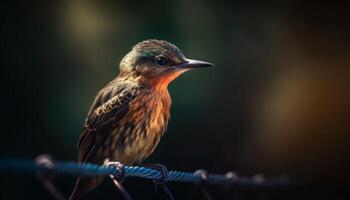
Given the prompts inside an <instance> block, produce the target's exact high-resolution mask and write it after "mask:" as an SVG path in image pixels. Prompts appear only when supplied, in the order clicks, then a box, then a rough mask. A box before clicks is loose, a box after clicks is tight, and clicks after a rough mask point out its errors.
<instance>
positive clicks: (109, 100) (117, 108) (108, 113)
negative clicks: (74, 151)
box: [78, 85, 138, 162]
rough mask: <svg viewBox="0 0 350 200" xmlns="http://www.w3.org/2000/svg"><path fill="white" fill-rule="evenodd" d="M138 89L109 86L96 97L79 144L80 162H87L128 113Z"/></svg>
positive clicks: (124, 86)
mask: <svg viewBox="0 0 350 200" xmlns="http://www.w3.org/2000/svg"><path fill="white" fill-rule="evenodd" d="M137 90H138V88H137V87H135V86H133V87H131V86H126V85H116V86H114V87H113V86H107V87H106V88H104V89H103V90H102V91H101V92H99V94H98V95H97V96H96V98H95V101H94V103H93V104H92V106H91V109H90V112H89V114H88V116H87V118H86V121H85V125H84V128H83V130H82V132H81V134H80V138H79V142H78V161H79V162H86V161H87V160H88V158H89V155H90V154H91V153H92V152H94V149H95V147H96V146H99V145H101V143H102V142H103V141H104V139H105V138H106V137H107V136H108V134H109V133H110V132H111V130H112V129H113V128H114V127H115V125H116V123H117V122H118V121H119V120H120V119H122V118H123V116H124V115H125V114H126V113H127V112H128V107H129V106H128V105H129V103H130V101H132V100H133V99H134V98H135V97H136V93H137Z"/></svg>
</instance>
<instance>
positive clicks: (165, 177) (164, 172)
mask: <svg viewBox="0 0 350 200" xmlns="http://www.w3.org/2000/svg"><path fill="white" fill-rule="evenodd" d="M143 166H144V167H148V168H151V169H154V170H157V171H159V172H160V175H161V177H160V179H158V180H153V182H154V183H155V184H156V190H157V186H158V185H160V186H161V187H162V189H163V191H164V192H165V193H166V194H167V195H168V196H169V198H170V199H171V200H175V198H174V196H173V195H172V194H171V192H170V190H169V188H168V186H167V185H166V184H165V183H166V182H167V181H168V175H169V173H168V170H167V168H166V166H165V165H162V164H159V163H151V164H144V165H143Z"/></svg>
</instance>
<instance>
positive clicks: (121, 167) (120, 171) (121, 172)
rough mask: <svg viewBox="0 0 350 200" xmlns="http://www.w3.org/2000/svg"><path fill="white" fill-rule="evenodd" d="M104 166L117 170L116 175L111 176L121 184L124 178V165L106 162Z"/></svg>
mask: <svg viewBox="0 0 350 200" xmlns="http://www.w3.org/2000/svg"><path fill="white" fill-rule="evenodd" d="M105 165H106V166H113V167H115V169H116V170H117V173H116V174H113V175H112V176H114V178H115V179H117V180H118V182H123V181H124V177H125V172H124V165H123V164H122V163H121V162H109V161H106V162H105Z"/></svg>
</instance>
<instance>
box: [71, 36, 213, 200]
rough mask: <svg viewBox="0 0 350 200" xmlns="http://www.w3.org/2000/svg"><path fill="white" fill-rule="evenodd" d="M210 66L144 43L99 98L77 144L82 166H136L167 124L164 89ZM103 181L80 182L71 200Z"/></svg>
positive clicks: (166, 46) (163, 45)
mask: <svg viewBox="0 0 350 200" xmlns="http://www.w3.org/2000/svg"><path fill="white" fill-rule="evenodd" d="M210 66H213V64H211V63H208V62H204V61H199V60H192V59H188V58H186V57H185V56H184V55H183V53H182V52H181V50H179V49H178V48H177V47H176V46H175V45H174V44H171V43H169V42H167V41H164V40H155V39H151V40H145V41H142V42H140V43H138V44H136V45H135V46H134V47H133V48H132V50H131V51H130V52H129V53H128V54H126V55H125V56H124V58H123V59H122V60H121V62H120V72H119V75H118V76H117V77H116V78H115V79H114V80H112V81H111V82H109V83H108V84H107V85H106V86H105V87H104V88H103V89H102V90H101V91H100V92H98V94H97V96H96V97H95V100H94V102H93V104H92V106H91V108H90V111H89V113H88V115H87V118H86V121H85V124H84V127H83V130H82V132H81V134H80V138H79V142H78V161H79V162H80V163H86V162H89V163H96V164H106V162H108V161H118V162H121V163H123V164H125V165H132V164H139V163H141V162H142V161H143V160H145V159H146V158H147V157H148V156H149V155H150V154H152V152H153V151H154V150H155V148H156V146H157V145H158V143H159V140H160V138H161V136H162V135H163V134H164V132H165V131H166V129H167V125H168V122H169V119H170V105H171V98H170V95H169V92H168V89H167V87H168V84H169V83H170V82H172V81H173V80H174V79H175V78H177V77H178V76H179V75H181V74H182V73H184V72H186V71H188V70H189V69H193V68H202V67H210ZM102 180H103V177H92V178H91V177H79V178H78V179H77V181H76V184H75V187H74V190H73V192H72V194H71V196H70V199H71V200H75V199H86V197H87V194H88V193H89V192H90V191H91V190H93V189H94V188H95V187H97V186H98V184H99V183H101V182H102Z"/></svg>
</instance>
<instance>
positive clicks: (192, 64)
mask: <svg viewBox="0 0 350 200" xmlns="http://www.w3.org/2000/svg"><path fill="white" fill-rule="evenodd" d="M212 66H214V64H211V63H208V62H205V61H200V60H192V59H186V62H185V63H182V64H179V65H174V66H172V67H174V68H178V69H179V68H188V69H190V68H203V67H212Z"/></svg>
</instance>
